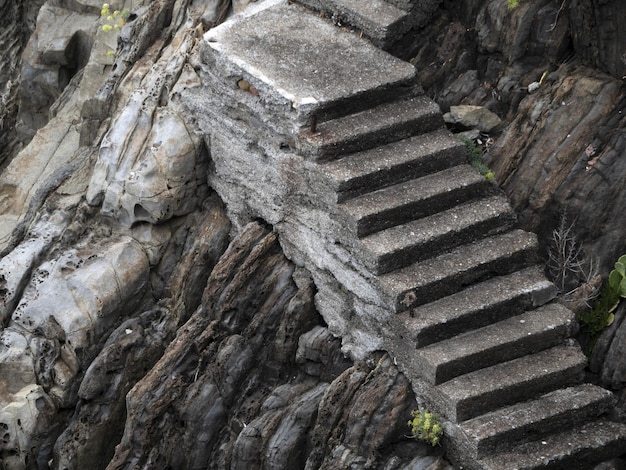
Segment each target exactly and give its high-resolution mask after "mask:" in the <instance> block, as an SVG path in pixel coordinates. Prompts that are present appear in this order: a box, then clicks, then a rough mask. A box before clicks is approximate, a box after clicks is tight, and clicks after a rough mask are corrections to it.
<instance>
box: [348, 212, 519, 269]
mask: <svg viewBox="0 0 626 470" xmlns="http://www.w3.org/2000/svg"><path fill="white" fill-rule="evenodd" d="M514 223H515V215H514V214H512V213H505V214H502V215H500V216H499V217H496V218H493V219H489V220H486V221H483V222H481V223H479V224H475V225H472V226H470V227H467V228H465V229H464V230H461V231H450V232H448V233H446V234H444V235H441V236H438V237H436V238H433V239H431V240H427V241H425V242H422V243H420V244H419V245H416V246H409V247H407V248H405V249H403V250H400V251H395V252H392V253H385V254H384V255H381V256H379V257H377V258H376V257H374V256H373V255H371V254H361V253H359V255H361V257H362V258H363V259H362V260H361V261H362V262H363V263H364V264H365V265H366V266H367V267H368V269H370V270H371V271H372V272H373V273H375V274H384V273H388V272H391V271H393V270H394V269H400V268H403V267H406V266H409V265H410V264H413V263H417V262H419V261H423V260H426V259H428V258H432V257H434V256H437V255H439V254H442V253H444V252H446V251H448V250H451V249H453V248H456V247H459V246H461V245H464V244H466V243H470V242H472V241H475V240H479V239H481V238H484V237H487V236H491V235H496V234H498V233H503V232H505V231H506V230H508V229H510V228H511V227H513V224H514Z"/></svg>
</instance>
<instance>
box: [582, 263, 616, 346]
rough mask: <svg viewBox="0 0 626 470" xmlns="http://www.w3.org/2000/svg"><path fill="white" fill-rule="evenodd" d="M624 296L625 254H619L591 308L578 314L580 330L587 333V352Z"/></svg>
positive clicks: (609, 322)
mask: <svg viewBox="0 0 626 470" xmlns="http://www.w3.org/2000/svg"><path fill="white" fill-rule="evenodd" d="M624 298H626V255H623V256H621V257H620V258H619V259H618V260H617V262H616V263H615V269H613V270H612V271H611V272H610V273H609V278H608V279H607V281H606V282H605V283H604V285H603V286H602V289H601V290H600V295H598V298H597V299H596V302H595V303H594V305H593V308H592V309H591V310H590V311H588V312H584V313H581V314H579V315H578V321H579V322H580V324H581V328H582V330H583V331H584V332H585V333H586V334H587V335H589V345H588V347H587V353H590V352H591V351H592V350H593V347H594V345H595V343H596V341H597V339H598V337H599V336H600V333H601V332H602V331H603V330H604V329H605V328H606V327H607V326H609V325H610V324H611V323H613V320H614V319H615V314H614V313H613V312H614V311H615V309H616V308H617V306H618V305H619V303H620V300H621V299H624Z"/></svg>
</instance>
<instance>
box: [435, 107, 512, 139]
mask: <svg viewBox="0 0 626 470" xmlns="http://www.w3.org/2000/svg"><path fill="white" fill-rule="evenodd" d="M443 119H444V121H446V122H447V123H448V124H452V125H455V124H458V125H460V126H463V127H466V128H468V129H473V128H476V129H478V130H479V131H481V132H486V133H489V132H491V131H493V130H494V129H495V128H497V127H498V126H499V125H500V124H502V119H500V118H499V117H498V115H497V114H495V113H492V112H491V111H489V110H488V109H486V108H484V107H482V106H472V105H459V106H450V112H448V113H446V114H444V115H443Z"/></svg>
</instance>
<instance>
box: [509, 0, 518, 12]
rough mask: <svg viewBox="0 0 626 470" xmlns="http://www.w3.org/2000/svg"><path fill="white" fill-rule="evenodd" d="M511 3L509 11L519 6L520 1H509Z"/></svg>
mask: <svg viewBox="0 0 626 470" xmlns="http://www.w3.org/2000/svg"><path fill="white" fill-rule="evenodd" d="M508 1H509V10H513V9H514V8H517V7H518V6H519V2H520V0H508Z"/></svg>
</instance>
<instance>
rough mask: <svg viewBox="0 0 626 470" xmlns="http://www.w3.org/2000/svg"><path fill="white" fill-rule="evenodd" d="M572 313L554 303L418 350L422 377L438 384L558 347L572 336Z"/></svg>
mask: <svg viewBox="0 0 626 470" xmlns="http://www.w3.org/2000/svg"><path fill="white" fill-rule="evenodd" d="M577 330H578V323H577V322H576V317H575V315H574V313H573V312H572V311H571V310H569V309H567V308H565V307H563V306H562V305H560V304H557V303H551V304H548V305H545V306H543V307H540V308H538V309H536V310H532V311H529V312H524V313H522V314H521V315H517V316H515V317H511V318H508V319H506V320H503V321H501V322H498V323H494V324H492V325H489V326H485V327H483V328H479V329H477V330H474V331H470V332H467V333H463V334H461V335H459V336H455V337H454V338H450V339H447V340H444V341H441V342H439V343H434V344H431V345H429V346H426V347H424V348H422V349H418V350H417V352H416V353H415V354H416V358H415V361H416V363H417V364H419V366H420V370H421V371H422V372H421V375H422V378H423V379H425V380H426V381H427V382H429V383H431V384H433V385H438V384H441V383H443V382H447V381H448V380H451V379H453V378H455V377H458V376H460V375H463V374H467V373H469V372H473V371H475V370H479V369H483V368H485V367H490V366H493V365H496V364H499V363H501V362H505V361H510V360H512V359H516V358H518V357H521V356H524V355H527V354H532V353H535V352H538V351H542V350H544V349H547V348H550V347H552V346H556V345H557V344H561V343H562V342H563V341H564V340H565V339H567V338H569V337H571V336H572V335H574V334H576V332H577Z"/></svg>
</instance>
